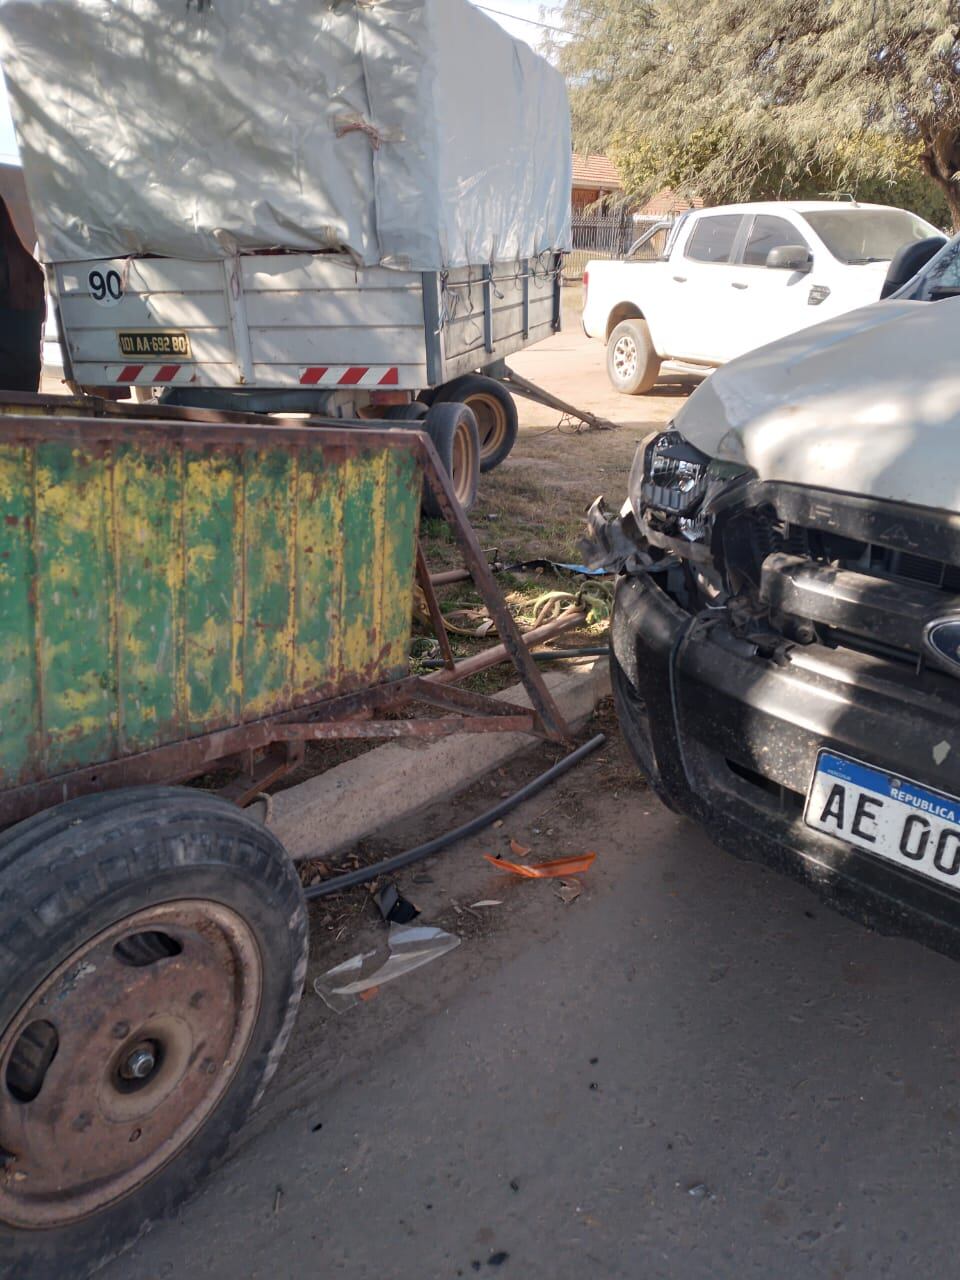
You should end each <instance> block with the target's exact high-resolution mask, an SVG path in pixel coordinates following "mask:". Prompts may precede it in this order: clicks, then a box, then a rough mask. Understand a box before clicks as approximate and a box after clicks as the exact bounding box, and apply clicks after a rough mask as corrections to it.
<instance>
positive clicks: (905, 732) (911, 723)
mask: <svg viewBox="0 0 960 1280" xmlns="http://www.w3.org/2000/svg"><path fill="white" fill-rule="evenodd" d="M611 644H612V649H613V657H614V659H615V668H616V669H615V673H614V691H615V694H616V701H617V709H618V714H619V716H620V720H621V724H622V725H623V728H624V733H625V736H626V737H627V739H628V741H629V742H630V745H631V747H632V748H633V750H634V753H635V755H636V756H637V758H638V761H639V763H640V764H641V767H642V768H643V770H644V772H645V773H646V774H647V776H648V777H649V779H650V781H651V782H652V784H653V786H654V787H655V789H656V790H657V792H658V793H659V795H660V796H661V798H662V799H663V800H664V801H665V802H666V803H667V804H668V805H670V807H671V808H673V809H675V810H677V811H679V812H683V813H686V814H688V815H689V816H690V817H692V818H694V819H696V820H697V821H699V822H701V823H702V824H703V825H704V826H705V827H706V828H707V830H708V832H709V834H710V835H711V836H712V837H713V839H714V840H715V841H716V842H717V843H718V844H720V845H722V846H724V847H725V848H728V849H730V850H731V851H732V852H734V853H736V854H738V855H739V856H742V857H747V858H755V859H758V860H761V861H764V862H766V863H768V864H771V865H773V866H775V867H777V868H778V869H780V870H784V871H787V872H789V873H790V874H792V875H793V876H795V877H797V878H799V879H801V880H802V881H804V882H805V883H807V884H809V885H810V886H812V887H813V888H815V889H816V890H817V892H818V893H819V894H820V895H821V897H823V898H824V899H827V900H829V901H830V903H831V904H832V905H834V906H836V907H838V908H839V909H841V910H843V911H844V912H845V913H847V914H849V915H852V916H855V917H856V918H858V919H860V920H862V921H864V922H865V923H869V924H870V925H872V926H874V927H879V928H882V929H884V930H886V931H892V932H898V933H906V934H909V935H910V936H913V937H916V938H918V939H919V940H921V941H923V942H924V943H926V944H927V945H930V946H934V947H936V948H937V949H938V950H943V951H947V952H950V953H960V885H958V888H957V891H956V892H953V891H952V890H950V889H947V888H942V887H940V886H939V885H938V884H935V883H933V882H931V881H929V880H927V879H926V878H925V877H922V876H919V875H917V874H916V873H913V872H910V871H907V870H901V869H900V868H899V867H897V866H895V865H893V864H891V863H889V862H887V861H885V860H883V859H881V858H878V857H874V856H872V855H870V854H867V853H861V852H860V851H859V850H856V849H854V848H853V847H851V846H850V845H848V844H846V843H845V842H843V841H841V840H836V839H833V838H832V837H829V836H824V835H821V834H819V833H818V832H816V831H814V830H812V829H811V828H810V827H807V826H806V825H805V824H804V822H803V806H804V800H805V796H806V792H807V788H808V786H809V784H810V782H811V779H812V776H813V771H814V767H815V764H816V758H817V752H818V751H819V749H820V748H821V747H831V748H833V749H835V750H836V751H838V752H840V753H842V754H844V755H848V756H853V757H854V758H857V759H860V760H863V761H865V762H869V763H871V764H874V765H876V766H877V767H879V768H886V769H889V770H890V771H891V772H895V773H897V772H902V773H903V774H904V775H905V776H908V777H911V778H913V779H914V780H915V781H917V782H919V783H922V784H923V785H925V786H928V787H931V788H933V789H936V790H939V791H943V792H947V793H949V794H951V795H960V684H958V682H957V681H956V679H955V678H953V677H951V676H949V675H944V674H940V673H937V672H927V673H924V674H923V675H919V676H918V675H917V674H916V673H915V672H914V671H913V670H912V669H911V668H910V667H909V666H908V665H903V664H899V663H895V662H891V661H888V660H885V659H882V658H877V657H873V656H870V655H866V654H861V653H857V652H855V651H852V650H846V649H829V648H825V647H823V646H820V645H816V644H814V645H808V646H803V647H797V648H795V649H794V650H793V651H792V653H791V657H790V660H789V661H788V662H787V663H786V664H785V665H777V664H776V663H774V662H773V661H771V660H769V659H766V658H764V657H761V656H759V655H758V654H756V653H755V652H754V650H753V649H752V648H751V647H750V646H748V645H747V644H745V643H744V642H742V641H740V640H738V639H737V638H736V637H735V636H734V635H733V634H732V633H731V632H730V631H729V629H728V628H727V626H726V623H725V622H724V621H723V620H719V621H715V620H710V619H704V618H703V617H702V616H701V617H699V618H692V617H691V615H689V614H687V613H686V612H684V611H683V610H682V609H680V608H679V607H678V606H677V605H676V604H675V603H674V602H673V601H672V600H671V599H670V597H669V596H668V595H666V593H665V592H664V591H663V590H662V589H661V588H660V587H659V586H657V585H656V584H655V583H654V582H652V581H651V580H650V579H649V578H646V577H643V576H635V577H629V576H626V577H622V578H621V579H620V581H619V584H618V588H617V596H616V605H615V609H614V615H613V623H612V635H611ZM943 744H946V745H947V746H948V747H949V751H948V752H947V754H946V756H945V757H944V754H943V752H944V745H943ZM935 748H936V749H937V750H936V753H935V751H934V749H935ZM938 758H939V759H940V763H937V759H938Z"/></svg>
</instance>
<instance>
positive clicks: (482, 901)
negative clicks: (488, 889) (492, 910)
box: [470, 898, 503, 910]
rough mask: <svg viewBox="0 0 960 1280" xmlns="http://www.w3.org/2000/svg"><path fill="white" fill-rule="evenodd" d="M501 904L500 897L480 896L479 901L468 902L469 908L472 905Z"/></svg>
mask: <svg viewBox="0 0 960 1280" xmlns="http://www.w3.org/2000/svg"><path fill="white" fill-rule="evenodd" d="M502 906H503V899H502V898H481V899H480V901H479V902H471V903H470V908H471V910H472V909H473V908H474V907H502Z"/></svg>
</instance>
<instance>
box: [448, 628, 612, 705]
mask: <svg viewBox="0 0 960 1280" xmlns="http://www.w3.org/2000/svg"><path fill="white" fill-rule="evenodd" d="M586 620H587V615H586V614H585V613H584V612H583V611H582V610H581V609H567V610H566V611H565V612H564V613H562V614H561V615H560V616H559V618H554V620H553V621H552V622H545V623H544V624H543V626H542V627H534V628H533V629H532V630H531V631H525V632H524V633H523V643H524V645H525V646H529V647H530V648H532V647H533V645H535V644H541V643H542V642H543V641H544V640H551V639H553V637H554V636H558V635H560V633H561V632H563V631H569V630H570V628H571V627H578V626H580V625H581V624H582V623H584V622H586ZM510 656H511V655H510V653H509V652H508V650H507V646H506V645H504V644H495V645H493V646H491V648H489V649H484V650H483V651H482V652H481V653H475V654H472V655H471V656H470V657H469V658H461V659H460V661H459V662H458V663H457V669H456V671H446V670H442V669H441V670H440V671H434V672H433V673H432V674H431V675H429V676H424V677H423V679H424V680H427V681H430V682H431V683H437V684H446V683H448V681H451V680H463V679H465V678H466V677H467V676H475V675H476V674H477V673H478V672H480V671H486V670H487V668H488V667H495V666H497V665H498V663H501V662H506V661H507V660H508V659H509V658H510ZM532 661H533V659H532V658H531V662H532ZM528 692H529V688H528Z"/></svg>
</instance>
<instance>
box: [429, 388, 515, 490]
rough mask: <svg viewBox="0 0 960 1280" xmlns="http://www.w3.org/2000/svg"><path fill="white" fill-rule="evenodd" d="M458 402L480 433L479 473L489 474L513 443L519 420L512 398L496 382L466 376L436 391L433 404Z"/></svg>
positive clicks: (507, 452) (511, 447)
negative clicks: (470, 411) (474, 422)
mask: <svg viewBox="0 0 960 1280" xmlns="http://www.w3.org/2000/svg"><path fill="white" fill-rule="evenodd" d="M451 400H452V401H459V403H460V404H465V405H469V407H470V408H471V409H472V410H473V414H474V417H475V418H476V420H477V430H478V431H479V433H480V470H481V472H483V471H492V470H493V468H494V467H499V465H500V463H501V462H503V460H504V458H506V457H508V456H509V454H510V451H511V450H512V449H513V446H514V445H515V444H516V443H517V432H518V430H519V428H520V420H519V416H518V414H517V405H516V401H515V400H514V398H513V396H512V395H511V394H510V392H509V391H508V390H507V388H506V387H505V386H504V385H503V383H502V382H498V381H497V380H496V378H486V377H484V376H483V374H479V373H467V374H464V375H463V377H461V378H454V380H453V381H452V382H446V383H444V385H443V386H442V387H439V388H438V389H437V393H436V396H435V397H434V401H433V403H434V404H441V403H443V402H445V401H451Z"/></svg>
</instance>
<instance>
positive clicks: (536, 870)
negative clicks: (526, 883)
mask: <svg viewBox="0 0 960 1280" xmlns="http://www.w3.org/2000/svg"><path fill="white" fill-rule="evenodd" d="M483 856H484V857H485V858H486V860H487V861H488V862H489V863H490V864H491V866H494V867H499V869H500V870H501V871H512V872H513V874H514V875H515V876H525V877H527V878H528V879H530V880H541V879H549V878H553V877H556V878H558V879H563V877H564V876H574V875H576V874H577V873H578V872H580V871H586V870H587V869H588V868H589V867H591V866H592V865H593V861H594V859H595V858H596V856H597V855H596V854H595V853H580V854H576V855H575V856H574V857H572V858H554V859H552V860H551V861H550V862H537V863H534V864H533V865H532V866H525V865H524V864H523V863H521V862H508V861H507V860H506V858H495V857H494V856H493V854H492V853H485V854H484V855H483Z"/></svg>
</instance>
